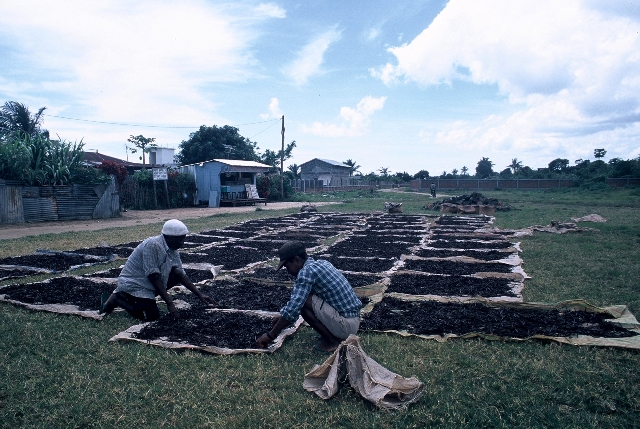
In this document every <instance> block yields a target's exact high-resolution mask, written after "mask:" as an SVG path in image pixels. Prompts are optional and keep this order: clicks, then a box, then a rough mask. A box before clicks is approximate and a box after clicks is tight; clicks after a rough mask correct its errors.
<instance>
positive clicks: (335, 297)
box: [257, 241, 362, 352]
mask: <svg viewBox="0 0 640 429" xmlns="http://www.w3.org/2000/svg"><path fill="white" fill-rule="evenodd" d="M278 255H279V256H280V265H279V266H278V270H279V269H280V268H282V267H283V266H284V267H285V268H286V269H287V271H288V272H289V274H291V275H292V276H295V277H296V281H295V283H294V285H293V292H292V293H291V298H290V299H289V302H287V304H286V305H285V306H284V307H282V309H280V315H278V316H276V317H275V318H274V320H273V328H272V329H271V331H269V332H267V333H265V334H263V335H262V336H261V337H260V338H258V340H257V345H258V347H263V348H264V347H267V345H268V344H269V343H270V342H271V341H273V340H274V339H275V338H276V337H277V336H278V334H280V331H282V330H283V329H284V328H286V327H287V326H288V325H289V324H291V323H293V322H295V321H296V320H297V319H298V316H299V315H302V318H303V319H304V320H305V322H307V323H308V324H309V325H310V326H311V327H312V328H313V329H315V330H316V331H317V332H318V333H319V334H320V336H321V339H320V341H318V343H316V344H315V345H314V348H315V349H317V350H320V351H323V352H332V351H334V350H335V349H336V348H337V347H338V345H340V342H342V341H343V340H344V339H346V338H347V337H348V336H349V335H351V334H355V333H357V332H358V328H359V327H360V309H361V308H362V302H361V301H360V299H358V297H357V296H356V294H355V292H354V291H353V288H352V287H351V285H350V284H349V282H348V281H347V279H346V278H345V277H344V275H342V273H341V272H340V271H338V270H337V269H336V268H335V267H334V266H333V265H331V263H330V262H328V261H323V260H317V261H316V260H314V259H313V258H312V257H309V256H307V251H306V249H305V247H304V245H303V244H302V243H300V242H299V241H288V242H286V243H285V244H284V245H283V246H282V247H281V248H280V250H278Z"/></svg>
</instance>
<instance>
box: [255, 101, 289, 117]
mask: <svg viewBox="0 0 640 429" xmlns="http://www.w3.org/2000/svg"><path fill="white" fill-rule="evenodd" d="M282 114H283V113H282V110H280V102H279V101H278V99H277V98H275V97H274V98H272V99H271V101H270V102H269V113H261V114H260V117H261V118H262V119H270V118H281V117H282Z"/></svg>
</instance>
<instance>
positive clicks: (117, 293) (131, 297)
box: [100, 219, 217, 321]
mask: <svg viewBox="0 0 640 429" xmlns="http://www.w3.org/2000/svg"><path fill="white" fill-rule="evenodd" d="M188 233H189V230H188V229H187V227H186V225H185V224H184V223H182V222H180V221H179V220H177V219H171V220H168V221H167V222H166V223H165V224H164V226H163V227H162V234H160V235H157V236H155V237H150V238H147V239H146V240H144V241H143V242H142V243H140V244H139V245H138V247H136V248H135V250H134V251H133V253H132V254H131V255H130V256H129V258H128V259H127V263H126V264H125V266H124V268H123V269H122V272H121V273H120V276H119V277H118V287H117V288H116V289H115V290H114V291H113V293H112V294H111V295H110V296H109V298H108V299H107V300H106V301H105V302H104V304H103V305H101V306H100V312H101V313H105V314H110V313H111V312H112V311H113V310H114V309H115V308H116V307H122V308H124V309H125V310H127V312H128V313H129V314H130V315H131V316H133V317H135V318H136V319H140V320H144V321H151V320H156V319H158V318H159V317H160V311H159V310H158V306H157V305H156V296H157V295H160V297H162V299H163V300H164V301H165V302H166V303H167V309H168V310H169V314H171V315H172V316H177V313H176V306H175V304H174V303H173V300H172V299H171V296H170V295H169V294H168V293H167V290H169V289H171V288H172V287H173V286H176V285H178V284H182V285H184V286H185V287H186V288H187V289H189V290H190V291H191V292H192V293H194V294H195V295H196V296H197V297H198V298H200V300H201V301H202V302H204V303H205V304H211V305H217V304H216V302H215V301H214V300H213V299H212V298H211V297H209V296H206V295H203V294H202V293H200V291H199V290H198V288H196V287H195V285H194V284H193V283H192V282H191V280H189V277H187V274H186V273H185V271H184V269H183V268H182V261H181V260H180V254H179V253H178V249H179V248H180V247H181V246H182V243H184V239H185V237H186V235H187V234H188Z"/></svg>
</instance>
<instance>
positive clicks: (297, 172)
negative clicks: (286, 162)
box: [287, 164, 300, 179]
mask: <svg viewBox="0 0 640 429" xmlns="http://www.w3.org/2000/svg"><path fill="white" fill-rule="evenodd" d="M287 170H289V171H290V172H291V174H292V175H293V178H294V179H299V178H300V166H299V165H298V164H291V165H290V166H288V167H287Z"/></svg>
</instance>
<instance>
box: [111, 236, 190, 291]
mask: <svg viewBox="0 0 640 429" xmlns="http://www.w3.org/2000/svg"><path fill="white" fill-rule="evenodd" d="M174 267H177V268H179V269H180V270H182V272H183V273H184V270H183V269H182V260H181V259H180V254H179V253H178V251H177V250H171V249H169V246H167V242H166V241H165V240H164V236H163V235H162V234H160V235H156V236H155V237H150V238H147V239H146V240H144V241H143V242H142V243H140V244H139V245H138V247H136V248H135V250H134V251H133V253H131V255H130V256H129V258H128V259H127V263H126V264H125V265H124V268H123V269H122V272H121V273H120V276H119V277H118V287H117V288H116V290H115V291H114V292H126V293H128V294H130V295H133V296H136V297H138V298H150V299H154V298H155V297H156V289H155V288H154V287H153V283H151V281H150V280H149V278H148V276H149V275H150V274H154V273H158V274H160V277H161V279H162V284H164V285H165V287H166V285H167V282H168V281H169V273H171V270H172V269H173V268H174Z"/></svg>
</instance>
